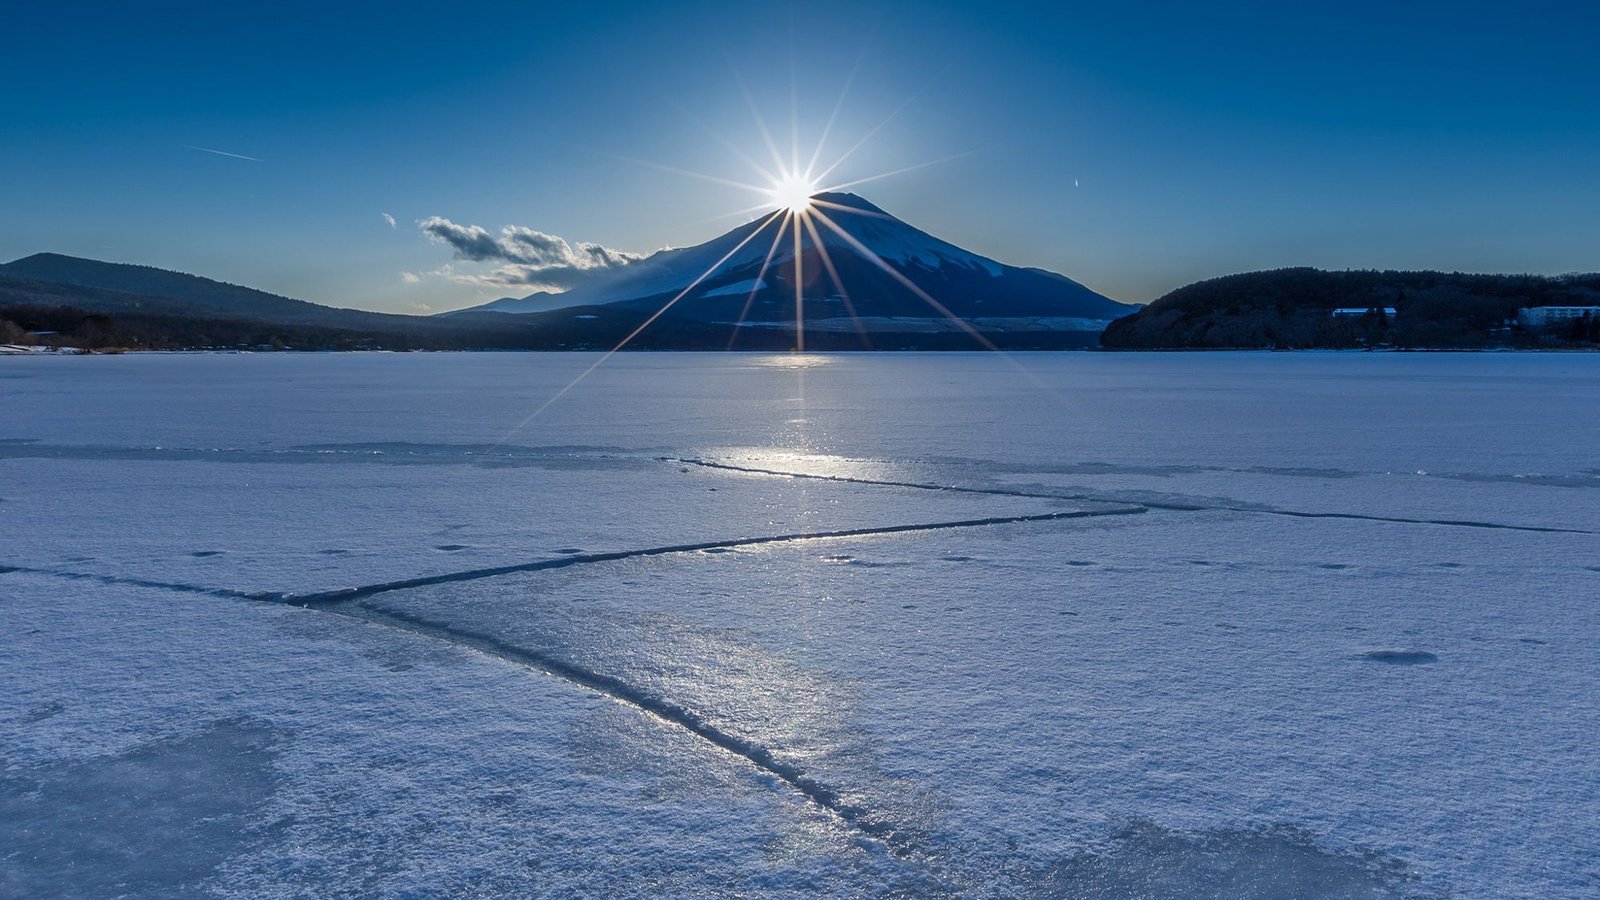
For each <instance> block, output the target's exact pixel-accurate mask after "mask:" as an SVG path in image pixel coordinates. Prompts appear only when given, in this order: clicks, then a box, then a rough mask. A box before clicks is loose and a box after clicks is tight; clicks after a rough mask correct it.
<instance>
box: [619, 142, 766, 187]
mask: <svg viewBox="0 0 1600 900" xmlns="http://www.w3.org/2000/svg"><path fill="white" fill-rule="evenodd" d="M594 152H596V153H598V154H600V155H601V156H608V157H610V158H612V159H615V160H618V161H620V162H625V163H630V164H632V165H635V166H644V167H645V168H647V169H656V170H658V171H661V172H671V173H673V174H674V175H687V176H688V177H690V178H698V179H700V180H702V181H709V182H712V183H713V184H721V185H726V186H728V187H736V188H742V189H743V190H747V191H754V192H755V193H757V194H764V193H767V189H766V188H764V187H759V186H757V185H754V184H746V183H744V182H742V181H734V180H733V179H731V178H721V177H719V176H716V175H707V174H705V173H704V172H696V171H694V170H692V169H680V168H678V167H677V166H669V165H666V164H664V163H658V162H651V161H650V160H648V159H636V158H634V157H632V156H622V155H620V154H616V153H607V152H606V151H604V150H596V151H594Z"/></svg>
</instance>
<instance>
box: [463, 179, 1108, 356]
mask: <svg viewBox="0 0 1600 900" xmlns="http://www.w3.org/2000/svg"><path fill="white" fill-rule="evenodd" d="M814 200H815V201H816V203H817V206H816V208H815V212H816V213H820V215H821V216H825V217H826V218H827V219H828V220H831V221H832V222H833V223H834V224H835V225H837V226H838V228H839V229H840V230H842V231H844V232H846V233H847V234H849V235H850V237H848V238H847V237H844V236H842V235H840V234H839V233H837V232H836V231H835V230H834V229H833V228H830V227H829V226H828V225H827V223H826V222H824V221H821V220H820V219H819V220H818V221H816V222H815V223H814V227H815V231H814V232H813V231H812V229H811V228H803V229H801V232H800V234H801V241H800V248H799V253H798V254H796V247H795V240H794V228H795V227H796V226H793V225H790V224H788V223H784V222H782V221H781V220H773V219H770V218H763V219H760V220H757V221H755V222H751V223H747V224H745V225H741V226H739V227H738V228H735V229H733V230H732V231H729V232H728V233H726V234H724V235H722V236H720V237H718V238H715V239H713V240H711V241H708V242H706V243H704V244H700V245H698V246H694V247H686V248H683V249H677V250H663V251H661V252H659V253H656V254H654V255H653V256H650V257H647V258H645V259H643V260H640V261H639V262H637V263H634V264H633V265H630V266H627V267H626V268H622V269H618V270H616V271H615V272H611V273H607V274H606V275H605V276H603V277H602V278H599V279H597V280H595V281H592V282H589V283H587V284H584V285H582V286H580V287H577V288H574V289H573V290H571V291H568V292H566V293H565V294H559V295H554V296H550V295H533V296H532V297H529V298H526V299H527V300H529V301H535V300H537V302H538V304H539V305H541V306H542V305H544V304H547V303H551V302H564V303H565V304H567V305H568V306H569V307H582V308H584V309H585V310H586V311H587V314H590V315H601V316H603V315H605V314H606V310H607V309H608V308H613V307H615V308H631V309H645V308H648V309H652V310H653V309H659V308H660V307H661V306H662V305H663V304H664V303H666V302H667V301H670V300H672V299H673V298H674V297H676V296H678V295H679V294H680V293H682V294H683V296H682V298H681V299H679V300H678V302H677V303H675V304H674V305H673V308H672V310H671V313H670V314H671V315H672V316H673V317H675V318H678V319H682V320H693V321H700V322H704V323H717V324H722V325H726V326H729V327H732V325H733V323H735V322H738V321H741V320H743V321H744V322H745V326H744V327H746V328H790V329H792V328H793V325H794V321H795V319H796V313H797V310H796V299H795V295H796V283H797V282H798V283H799V285H800V290H799V294H800V297H801V301H800V304H799V306H800V310H799V313H800V314H801V315H803V317H804V320H805V322H806V325H807V329H808V331H809V330H822V331H830V330H841V329H844V328H846V327H849V328H851V329H856V328H860V329H861V330H865V331H882V330H894V331H905V330H907V329H909V330H912V331H922V332H926V331H929V330H939V329H941V328H947V329H952V330H959V329H961V327H962V326H960V325H956V324H954V323H950V322H948V319H947V316H946V315H945V312H946V311H948V312H949V313H951V314H953V315H954V316H956V317H959V318H961V319H963V320H967V322H968V324H969V325H972V326H975V327H977V328H979V330H985V331H987V330H1006V329H1007V328H1011V329H1018V328H1020V329H1024V330H1052V329H1057V330H1060V329H1064V330H1072V331H1093V332H1098V331H1099V330H1101V328H1103V327H1104V325H1105V323H1106V322H1107V321H1109V320H1111V319H1114V318H1117V317H1119V316H1122V315H1126V314H1127V313H1129V312H1131V311H1133V310H1134V309H1135V307H1132V306H1129V305H1126V304H1122V303H1118V302H1116V301H1114V300H1111V299H1109V298H1107V297H1104V296H1102V295H1100V294H1098V293H1095V292H1094V291H1092V290H1090V289H1088V288H1086V287H1084V286H1083V285H1081V284H1078V283H1077V282H1075V281H1073V280H1071V279H1069V278H1066V277H1064V276H1062V275H1057V274H1055V273H1052V272H1046V271H1044V270H1041V269H1028V268H1020V267H1016V266H1008V265H1005V264H1003V263H999V262H996V261H994V260H992V259H989V258H987V257H984V256H980V255H978V254H976V253H972V252H969V251H967V250H963V249H961V248H960V247H957V246H955V245H954V244H951V243H949V242H947V241H943V240H940V239H938V238H936V237H934V236H932V235H930V234H928V233H926V232H924V231H921V230H920V229H917V228H914V227H912V226H911V225H908V224H906V223H905V222H902V221H901V220H899V219H896V218H894V217H893V216H891V215H889V214H888V213H886V212H884V211H883V210H881V209H879V208H878V207H876V206H874V205H872V204H871V203H869V202H867V201H866V200H863V199H862V198H860V197H858V196H856V195H854V194H846V193H830V194H820V195H818V196H817V197H815V198H814ZM758 232H759V233H758ZM817 238H820V239H821V240H820V242H819V241H818V240H817ZM864 250H865V251H868V252H863V251H864ZM769 252H771V253H772V259H771V263H770V265H768V266H767V268H766V271H765V272H764V273H763V272H762V268H763V262H764V261H765V260H766V259H767V256H768V253H769ZM869 254H870V255H869ZM874 256H875V257H876V260H875V259H874V258H873V257H874ZM724 257H726V259H724ZM797 258H798V264H797V262H796V260H797ZM719 261H721V264H720V265H719V264H718V263H719ZM830 264H831V267H832V271H831V272H830V268H829V266H830ZM885 268H888V269H892V270H893V272H894V273H895V274H889V273H888V272H886V271H884V269H885ZM708 272H709V274H707V273H708ZM835 273H836V274H837V275H838V284H836V283H835V281H834V278H833V274H835ZM702 276H704V277H703V278H702ZM896 276H899V277H896ZM697 279H700V280H699V281H698V283H696V282H697ZM902 279H903V280H902ZM907 281H909V282H910V283H911V284H912V285H914V286H915V288H916V289H915V290H914V289H912V288H910V287H908V286H907V285H906V284H905V282H907ZM840 285H842V286H843V290H840ZM919 294H926V295H927V297H931V298H932V299H933V300H934V301H935V302H936V303H937V304H938V306H942V307H944V309H943V310H941V309H939V308H938V306H935V305H933V304H930V303H929V301H928V299H927V297H923V296H920V295H919ZM593 307H599V308H601V309H599V310H596V309H593ZM516 311H519V310H518V305H517V303H516V302H514V301H509V300H500V301H495V302H494V303H491V304H486V305H484V306H479V307H474V308H472V309H469V310H462V311H459V312H458V313H455V315H461V314H470V313H481V312H516ZM903 320H913V321H909V322H908V321H903ZM940 323H943V324H940Z"/></svg>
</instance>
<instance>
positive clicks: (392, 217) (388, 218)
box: [383, 213, 395, 228]
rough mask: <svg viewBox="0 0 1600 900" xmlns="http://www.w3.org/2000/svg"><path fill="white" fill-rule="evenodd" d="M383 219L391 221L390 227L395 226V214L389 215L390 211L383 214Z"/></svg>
mask: <svg viewBox="0 0 1600 900" xmlns="http://www.w3.org/2000/svg"><path fill="white" fill-rule="evenodd" d="M383 220H384V221H385V222H388V223H389V227H390V228H393V227H395V224H394V216H391V215H389V214H388V213H384V214H383Z"/></svg>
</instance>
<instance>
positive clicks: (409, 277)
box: [400, 272, 422, 284]
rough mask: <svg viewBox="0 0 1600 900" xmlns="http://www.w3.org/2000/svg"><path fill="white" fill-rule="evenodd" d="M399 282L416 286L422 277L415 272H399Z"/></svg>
mask: <svg viewBox="0 0 1600 900" xmlns="http://www.w3.org/2000/svg"><path fill="white" fill-rule="evenodd" d="M400 280H401V281H404V282H405V283H406V284H416V283H417V282H419V281H421V280H422V276H421V275H418V274H417V273H415V272H401V273H400Z"/></svg>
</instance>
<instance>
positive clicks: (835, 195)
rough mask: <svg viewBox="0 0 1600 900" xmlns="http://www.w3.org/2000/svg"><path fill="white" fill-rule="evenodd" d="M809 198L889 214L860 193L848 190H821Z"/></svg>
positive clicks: (882, 214)
mask: <svg viewBox="0 0 1600 900" xmlns="http://www.w3.org/2000/svg"><path fill="white" fill-rule="evenodd" d="M811 199H812V200H821V201H823V202H824V203H831V204H833V205H834V206H848V207H850V208H851V209H853V210H858V211H860V212H866V213H875V214H877V215H880V216H887V215H889V214H888V213H886V212H884V211H883V210H882V209H879V208H878V207H876V206H874V205H873V204H871V203H869V202H868V201H867V199H866V198H864V197H862V196H861V195H860V194H852V193H850V192H849V191H823V192H822V193H820V194H813V195H811Z"/></svg>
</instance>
